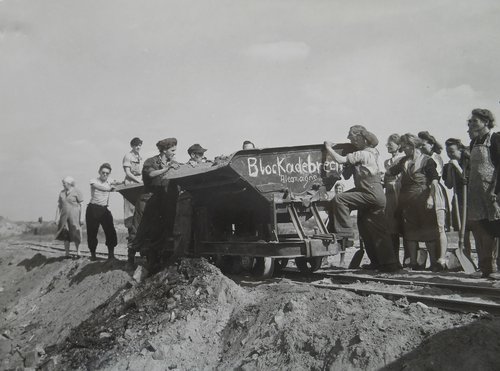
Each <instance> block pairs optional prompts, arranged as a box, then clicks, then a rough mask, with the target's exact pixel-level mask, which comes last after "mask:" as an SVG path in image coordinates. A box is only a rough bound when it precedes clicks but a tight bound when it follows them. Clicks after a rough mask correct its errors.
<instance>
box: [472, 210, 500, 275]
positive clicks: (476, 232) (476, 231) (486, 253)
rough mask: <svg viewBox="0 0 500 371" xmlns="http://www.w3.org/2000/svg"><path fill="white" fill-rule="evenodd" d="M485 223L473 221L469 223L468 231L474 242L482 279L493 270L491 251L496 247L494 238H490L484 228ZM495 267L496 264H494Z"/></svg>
mask: <svg viewBox="0 0 500 371" xmlns="http://www.w3.org/2000/svg"><path fill="white" fill-rule="evenodd" d="M484 223H485V221H482V220H480V221H474V222H471V223H470V229H471V231H472V235H473V236H474V240H475V241H476V251H477V258H478V267H479V269H480V271H481V272H482V273H483V277H488V276H489V275H490V274H491V273H492V272H494V271H495V269H493V265H494V262H493V250H494V249H495V247H496V242H495V238H494V237H493V236H491V235H490V234H489V233H488V231H487V229H486V228H485V226H484ZM495 265H496V262H495Z"/></svg>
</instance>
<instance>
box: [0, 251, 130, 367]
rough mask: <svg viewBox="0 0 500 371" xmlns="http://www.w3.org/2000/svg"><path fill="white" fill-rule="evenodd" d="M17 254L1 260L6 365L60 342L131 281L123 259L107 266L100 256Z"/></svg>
mask: <svg viewBox="0 0 500 371" xmlns="http://www.w3.org/2000/svg"><path fill="white" fill-rule="evenodd" d="M21 255H22V254H21V251H20V248H16V250H12V251H10V254H3V255H2V259H1V267H2V276H1V281H0V282H1V286H2V288H3V292H2V294H1V295H2V296H1V302H0V306H1V309H2V312H3V313H4V314H5V316H3V318H2V320H0V329H1V331H2V334H3V337H1V342H0V343H1V344H0V345H1V347H0V358H1V359H2V365H1V366H2V368H5V369H9V368H15V367H19V366H23V364H24V366H27V367H28V365H27V363H26V359H27V358H29V357H30V355H31V354H32V353H33V352H34V350H35V349H36V348H38V349H42V350H43V349H46V348H47V346H49V345H51V344H56V343H58V342H61V341H63V340H64V339H65V338H66V337H67V336H68V335H69V333H70V330H71V329H72V328H73V327H75V326H78V325H79V324H80V323H81V322H82V321H83V320H85V319H86V318H88V317H89V315H90V314H91V313H92V311H93V310H94V309H95V308H97V307H98V306H99V305H101V304H102V303H103V302H104V301H105V300H107V299H109V297H110V296H113V294H115V293H116V292H117V290H120V289H121V288H122V287H123V286H124V285H126V283H127V282H129V281H130V280H131V278H130V275H129V274H127V273H126V272H125V271H124V270H123V268H124V267H125V262H117V263H116V264H115V265H111V266H110V265H109V264H108V263H106V262H104V261H98V262H89V261H88V260H86V259H85V260H83V259H82V260H68V259H64V258H63V257H49V258H47V257H46V256H45V255H42V254H39V253H38V254H35V255H34V256H32V257H30V258H26V257H25V256H24V257H23V256H21ZM12 283H14V284H12ZM39 353H44V352H42V351H40V352H39ZM39 355H40V354H38V355H37V356H36V357H35V358H37V357H38V356H39ZM30 362H31V361H30ZM33 362H35V361H34V360H33ZM30 366H32V365H31V364H30Z"/></svg>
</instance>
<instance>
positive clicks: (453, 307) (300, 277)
mask: <svg viewBox="0 0 500 371" xmlns="http://www.w3.org/2000/svg"><path fill="white" fill-rule="evenodd" d="M283 273H284V275H285V277H287V278H289V279H291V280H292V281H294V282H296V283H300V284H307V285H311V286H314V287H319V288H323V289H330V290H346V291H351V292H354V293H357V294H359V295H381V296H383V297H385V298H387V299H390V300H397V299H402V298H406V299H407V300H408V302H411V303H415V302H421V303H423V304H426V305H428V306H433V307H437V308H440V309H444V310H448V311H453V312H466V313H467V312H477V311H485V312H489V313H491V314H493V315H495V316H500V304H497V303H491V302H490V303H487V302H474V301H471V300H460V299H449V298H442V297H438V296H431V295H421V294H415V293H404V292H394V291H385V290H381V289H371V288H360V287H353V286H351V284H352V283H355V282H358V281H359V282H379V283H385V284H388V285H402V286H422V287H435V288H441V289H449V290H451V291H453V292H454V293H468V294H471V293H473V294H476V295H477V296H474V298H479V299H483V300H490V301H491V299H497V300H498V299H500V289H496V288H493V287H484V286H477V285H460V284H448V283H437V282H426V281H421V280H405V279H392V278H384V277H366V276H361V275H347V274H331V273H321V272H320V273H317V272H316V273H311V274H304V273H302V272H298V271H292V270H288V269H287V270H285V271H284V272H283ZM321 279H330V280H332V281H337V282H344V283H347V284H342V283H333V282H332V283H317V282H311V281H312V280H314V281H319V280H321ZM469 298H471V297H469Z"/></svg>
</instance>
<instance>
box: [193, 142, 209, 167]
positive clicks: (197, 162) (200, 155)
mask: <svg viewBox="0 0 500 371" xmlns="http://www.w3.org/2000/svg"><path fill="white" fill-rule="evenodd" d="M206 151H207V150H206V149H205V148H203V147H202V146H200V145H199V144H198V143H195V144H193V145H192V146H191V147H189V148H188V155H189V157H191V158H190V159H189V161H188V162H187V164H188V165H190V166H192V167H200V166H204V164H205V165H209V166H212V161H209V160H207V158H206V157H205V156H204V155H205V152H206Z"/></svg>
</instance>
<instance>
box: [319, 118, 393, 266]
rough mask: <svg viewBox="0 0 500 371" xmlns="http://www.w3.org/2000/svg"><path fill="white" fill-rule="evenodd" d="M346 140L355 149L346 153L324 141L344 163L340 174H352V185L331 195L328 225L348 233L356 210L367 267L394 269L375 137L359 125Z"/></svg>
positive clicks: (345, 234) (334, 156) (350, 234)
mask: <svg viewBox="0 0 500 371" xmlns="http://www.w3.org/2000/svg"><path fill="white" fill-rule="evenodd" d="M347 139H349V140H350V141H351V143H352V144H353V145H354V147H355V148H356V149H357V151H355V152H353V153H350V154H348V155H347V156H342V155H340V154H338V153H337V152H335V151H334V150H333V148H332V146H333V143H331V142H325V147H326V150H327V151H328V153H329V154H330V156H331V157H332V158H333V159H334V160H335V161H336V162H337V163H339V164H343V165H344V166H345V170H344V177H345V178H346V179H348V178H350V177H351V176H353V177H354V186H355V187H354V188H353V189H350V190H348V191H347V192H343V193H340V194H337V195H335V197H334V198H333V200H332V207H333V210H332V216H333V220H332V222H331V223H330V225H331V226H332V227H333V232H334V233H335V234H336V235H337V237H340V238H342V237H350V236H352V222H351V218H350V213H351V210H358V229H359V234H360V237H361V238H362V239H363V241H364V243H365V248H366V252H367V254H368V257H369V258H370V261H371V265H370V268H373V269H378V270H380V271H384V272H392V271H395V270H398V269H399V266H398V264H397V260H396V257H395V256H394V252H393V250H392V248H391V241H390V238H389V235H388V233H387V223H386V219H385V215H384V207H385V195H384V190H383V188H382V179H381V178H380V169H379V166H378V157H379V153H378V151H377V150H376V149H375V147H376V146H377V144H378V139H377V137H376V136H375V135H374V134H372V133H371V132H369V131H368V130H366V128H365V127H364V126H361V125H355V126H352V127H351V128H350V129H349V135H348V136H347Z"/></svg>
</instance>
